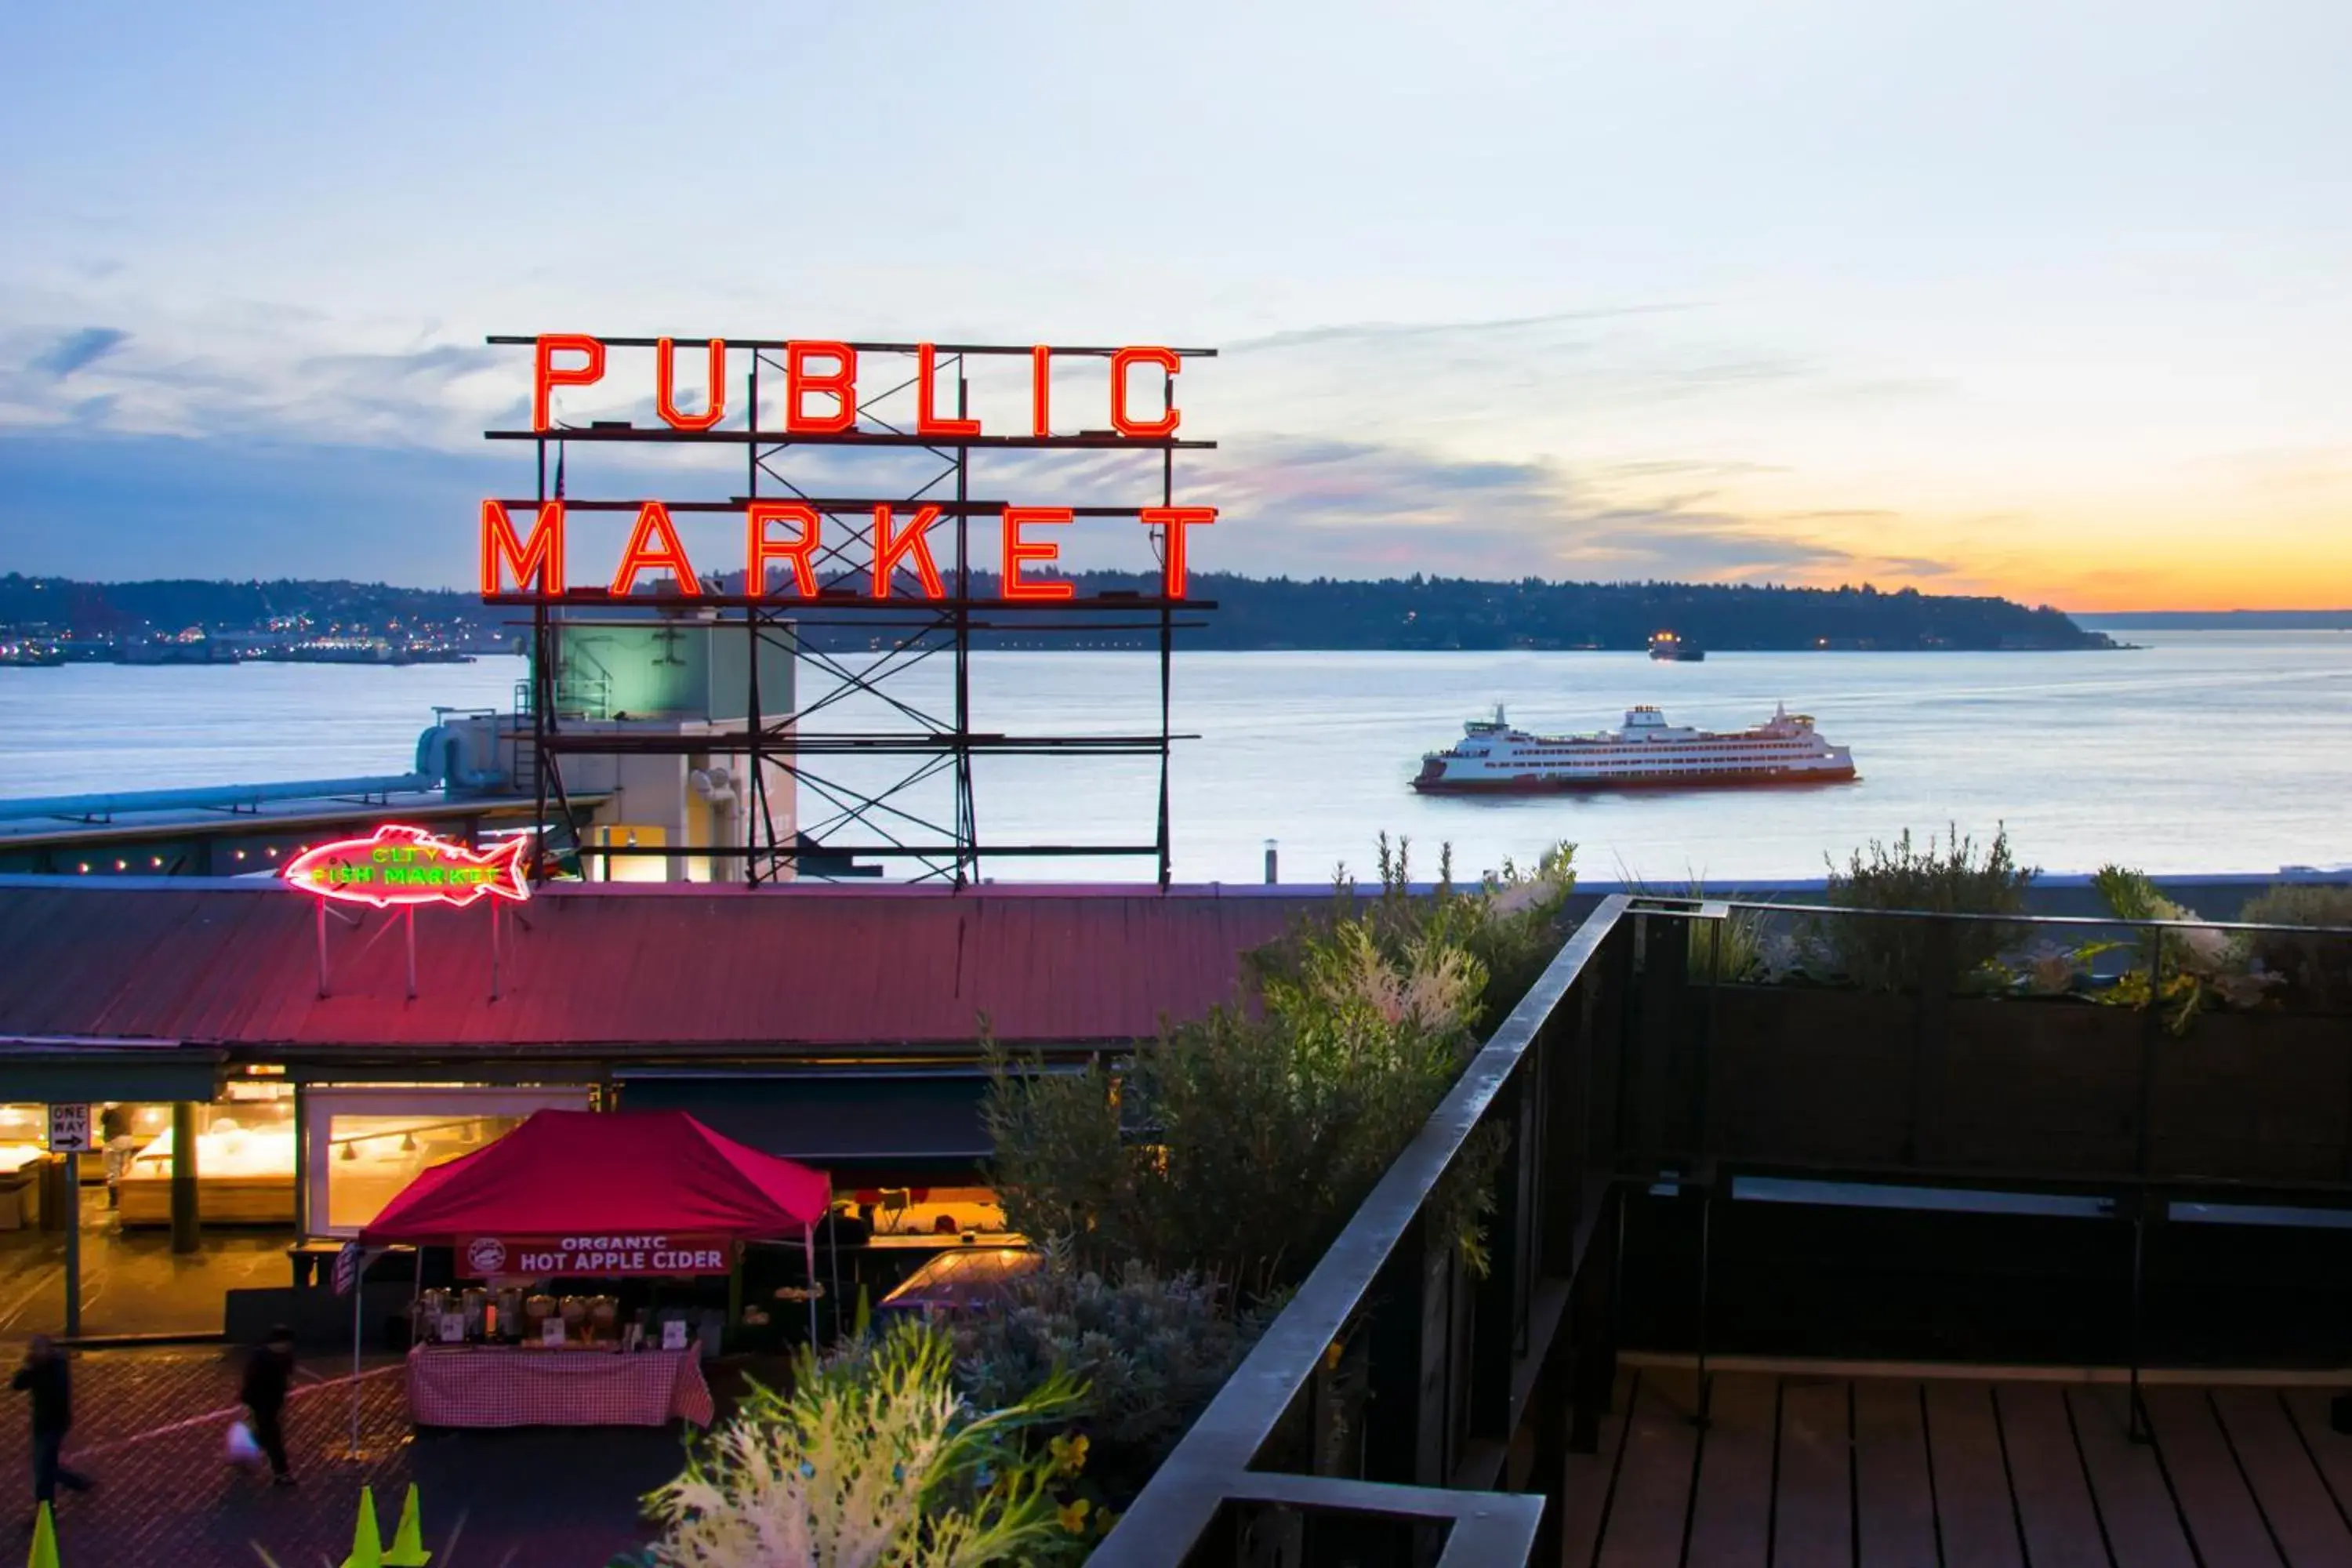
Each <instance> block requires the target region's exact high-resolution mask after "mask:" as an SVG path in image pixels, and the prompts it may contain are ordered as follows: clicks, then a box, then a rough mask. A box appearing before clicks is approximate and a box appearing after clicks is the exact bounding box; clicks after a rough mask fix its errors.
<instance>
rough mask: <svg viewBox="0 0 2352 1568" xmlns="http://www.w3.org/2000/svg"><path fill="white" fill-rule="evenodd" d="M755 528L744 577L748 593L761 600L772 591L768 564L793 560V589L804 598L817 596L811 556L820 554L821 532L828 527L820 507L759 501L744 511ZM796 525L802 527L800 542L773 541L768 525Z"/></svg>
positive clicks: (793, 502) (790, 502) (753, 528)
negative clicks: (749, 558)
mask: <svg viewBox="0 0 2352 1568" xmlns="http://www.w3.org/2000/svg"><path fill="white" fill-rule="evenodd" d="M743 516H744V519H745V521H747V522H749V523H750V525H751V569H750V570H749V571H748V572H746V573H745V574H744V576H743V582H744V584H745V586H744V592H746V593H748V594H750V595H751V597H753V598H755V599H756V598H759V597H760V596H761V595H764V594H765V593H767V591H768V563H769V562H771V561H789V562H791V563H793V590H794V591H795V592H797V593H798V594H799V595H800V596H801V597H802V598H803V599H814V598H815V597H816V568H815V566H814V565H813V564H811V563H810V561H809V557H810V556H812V555H814V553H816V544H817V537H818V531H819V530H820V529H822V528H823V527H824V523H823V521H822V520H821V519H819V518H818V516H817V514H816V508H814V507H813V506H809V505H806V504H805V503H803V502H801V501H796V500H755V501H753V502H752V503H751V505H750V506H749V507H746V508H745V509H744V510H743ZM772 522H796V523H799V524H800V525H801V535H800V537H799V538H798V539H771V538H769V537H768V524H770V523H772Z"/></svg>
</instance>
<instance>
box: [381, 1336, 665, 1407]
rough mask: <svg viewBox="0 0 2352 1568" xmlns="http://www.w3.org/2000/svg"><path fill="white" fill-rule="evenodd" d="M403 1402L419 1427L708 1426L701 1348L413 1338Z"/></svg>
mask: <svg viewBox="0 0 2352 1568" xmlns="http://www.w3.org/2000/svg"><path fill="white" fill-rule="evenodd" d="M408 1408H409V1414H410V1415H411V1416H412V1417H413V1418H414V1419H415V1422H416V1424H417V1425H418V1426H662V1425H663V1424H665V1423H666V1422H668V1421H670V1420H672V1419H683V1420H687V1421H691V1422H693V1423H694V1424H695V1425H696V1426H709V1425H710V1418H711V1405H710V1385H709V1384H708V1383H706V1382H705V1381H704V1380H703V1376H702V1357H701V1352H699V1351H698V1349H696V1348H695V1347H693V1346H688V1348H687V1349H685V1350H677V1351H665V1350H649V1351H617V1350H609V1351H607V1350H534V1349H530V1348H526V1347H522V1346H512V1345H418V1346H416V1347H415V1349H413V1350H411V1351H410V1352H408Z"/></svg>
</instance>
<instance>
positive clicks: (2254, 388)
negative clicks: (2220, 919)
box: [0, 0, 2352, 610]
mask: <svg viewBox="0 0 2352 1568" xmlns="http://www.w3.org/2000/svg"><path fill="white" fill-rule="evenodd" d="M486 13H487V14H488V15H487V16H486V15H485V14H486ZM2347 67H2352V5H2346V4H2344V0H2246V3H2243V4H2239V5H2213V4H2210V0H2194V3H2190V0H2138V3H2136V4H2107V3H2103V0H2068V3H2066V4H2063V5H2051V4H2049V3H2048V0H2038V3H2032V4H2006V3H2002V0H1975V3H1966V4H1963V3H1952V4H1937V5H1929V4H1906V3H1904V0H1783V3H1781V4H1778V5H1755V4H1749V3H1734V0H1682V3H1675V4H1665V5H1647V6H1633V5H1582V4H1574V5H1525V6H1519V7H1487V6H1480V5H1465V4H1459V3H1454V4H1448V5H1443V6H1437V5H1398V6H1366V5H1307V4H1294V5H1271V6H1268V5H1254V6H1253V5H1184V6H1151V7H1127V6H1101V5H1020V6H978V5H888V6H844V5H830V6H823V7H817V6H799V5H794V6H782V5H775V6H766V5H763V6H758V7H751V6H745V7H742V8H740V9H735V10H732V11H730V10H726V9H725V8H719V7H710V8H705V7H647V6H645V5H564V6H561V7H558V6H552V5H550V6H543V7H532V6H525V5H512V6H507V5H501V6H496V7H459V6H456V5H448V6H416V7H404V6H394V7H368V8H363V9H354V8H351V7H341V6H316V7H310V6H294V5H284V6H240V5H218V6H176V7H165V6H162V5H155V6H148V7H124V6H113V5H87V6H84V5H72V6H68V5H17V6H11V7H8V8H6V10H5V12H0V142H5V145H6V146H7V148H8V150H9V151H8V153H7V156H6V157H5V159H0V571H5V570H17V571H25V572H40V573H62V574H74V575H80V576H96V577H124V576H136V575H166V574H168V575H201V576H240V577H241V576H250V575H257V574H269V575H277V574H289V575H310V576H325V575H336V576H359V577H369V578H373V577H383V578H388V579H392V580H394V581H403V582H410V583H423V584H462V583H465V582H467V581H468V580H469V579H470V576H471V574H472V571H473V561H474V555H473V543H472V534H473V528H474V516H473V507H474V503H475V500H477V498H478V497H480V496H482V495H484V494H488V493H494V492H499V491H512V490H514V489H518V488H519V486H520V479H521V477H522V474H523V465H524V463H525V461H526V459H525V458H524V456H523V455H522V453H521V451H520V449H510V448H499V449H493V448H491V447H488V444H486V443H485V442H483V441H482V439H481V438H480V432H481V430H482V429H483V428H484V427H485V426H490V425H505V424H514V423H520V422H521V419H522V418H523V417H524V416H523V415H522V412H521V411H522V410H523V408H524V406H525V405H527V402H528V398H529V394H530V384H529V361H528V356H527V354H525V353H520V352H518V351H511V350H507V351H498V350H491V349H488V348H486V347H484V346H483V343H482V339H483V337H484V335H485V334H486V333H489V332H532V331H597V332H605V333H612V334H629V333H654V332H664V331H667V332H671V333H675V334H677V335H678V336H681V337H685V336H702V335H706V334H709V333H712V332H718V333H721V334H730V335H733V336H736V337H744V336H774V337H788V336H801V337H823V338H833V337H841V338H883V339H904V338H933V339H936V340H939V341H942V342H947V341H954V340H957V339H966V340H977V341H1002V342H1015V343H1024V342H1046V341H1062V342H1175V343H1183V344H1198V345H1204V346H1214V347H1217V348H1220V349H1221V350H1223V354H1222V357H1221V358H1219V359H1218V360H1217V361H1215V362H1213V363H1208V364H1205V365H1201V366H1197V367H1195V368H1193V369H1192V370H1188V371H1187V373H1186V374H1185V376H1184V378H1183V383H1184V384H1183V387H1182V391H1183V395H1184V405H1185V408H1186V411H1187V412H1186V431H1185V433H1186V434H1188V435H1191V434H1199V435H1202V436H1208V437H1215V438H1216V439H1218V440H1219V441H1220V442H1221V443H1222V449H1221V450H1220V451H1219V452H1218V453H1216V454H1215V455H1214V456H1213V458H1208V459H1205V460H1203V461H1202V463H1200V464H1198V465H1197V466H1195V467H1193V468H1191V469H1190V470H1189V472H1191V473H1192V474H1193V475H1194V476H1196V479H1195V482H1196V484H1197V488H1198V489H1199V491H1200V492H1201V493H1202V495H1204V496H1208V497H1212V498H1213V500H1215V501H1216V503H1217V504H1218V505H1220V506H1221V507H1222V508H1223V510H1224V517H1223V521H1222V522H1221V524H1220V526H1219V527H1218V528H1217V530H1216V531H1215V533H1214V536H1213V539H1203V540H1202V541H1200V542H1197V543H1196V545H1195V547H1194V552H1195V553H1194V562H1195V565H1196V567H1198V568H1200V569H1222V570H1240V571H1249V572H1258V573H1270V572H1277V571H1280V572H1289V573H1293V574H1330V575H1372V574H1398V573H1406V572H1412V571H1416V570H1419V571H1432V572H1444V573H1447V574H1473V575H1495V576H1519V575H1527V574H1540V575H1544V576H1549V577H1577V578H1588V577H1601V578H1610V577H1694V578H1704V579H1724V580H1746V581H1774V582H1791V583H1812V584H1836V583H1841V582H1861V581H1864V580H1868V581H1872V582H1875V583H1877V584H1879V585H1880V586H1882V587H1891V586H1895V585H1898V584H1911V585H1916V586H1917V587H1919V588H1921V589H1923V590H1927V591H1951V592H1995V593H2000V594H2004V595H2011V596H2013V597H2016V598H2020V599H2023V600H2026V601H2028V602H2032V603H2045V602H2046V603H2053V604H2056V605H2061V606H2063V607H2065V608H2068V609H2074V610H2103V609H2122V608H2160V607H2172V608H2208V607H2224V606H2248V607H2289V606H2295V607H2321V606H2329V607H2333V606H2342V605H2352V527H2347V524H2352V156H2347V150H2352V93H2347V91H2346V90H2345V83H2346V76H2347ZM1022 499H1030V498H1022ZM1034 499H1035V500H1040V501H1050V500H1054V499H1055V497H1053V496H1050V495H1040V496H1037V497H1035V498H1034ZM1074 553H1079V554H1083V552H1074Z"/></svg>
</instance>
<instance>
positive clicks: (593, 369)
mask: <svg viewBox="0 0 2352 1568" xmlns="http://www.w3.org/2000/svg"><path fill="white" fill-rule="evenodd" d="M567 350H568V351H571V352H572V353H583V354H586V355H587V356H588V363H585V364H583V365H580V366H578V367H577V368H575V369H572V370H558V369H556V368H555V356H556V355H557V354H558V353H563V352H565V351H567ZM603 375H604V344H603V343H602V342H598V341H597V340H596V339H594V338H590V337H583V336H582V335H581V334H579V333H578V332H549V333H547V334H545V335H544V336H542V337H541V339H540V340H539V348H538V356H537V363H536V364H535V366H534V368H533V372H532V375H531V395H530V427H531V428H532V429H534V430H548V429H552V428H553V426H551V425H550V424H549V423H548V404H549V401H550V399H549V394H551V393H552V392H553V391H554V390H555V389H556V388H557V387H559V386H593V385H594V384H596V382H597V381H598V380H599V379H600V378H602V377H603Z"/></svg>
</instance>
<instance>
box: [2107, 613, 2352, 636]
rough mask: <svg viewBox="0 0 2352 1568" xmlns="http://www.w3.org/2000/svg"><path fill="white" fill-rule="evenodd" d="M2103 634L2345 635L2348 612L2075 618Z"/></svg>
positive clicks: (2350, 621)
mask: <svg viewBox="0 0 2352 1568" xmlns="http://www.w3.org/2000/svg"><path fill="white" fill-rule="evenodd" d="M2073 618H2074V624H2075V625H2077V626H2083V627H2084V628H2086V629H2090V630H2095V631H2103V632H2126V631H2148V632H2347V631H2352V610H2125V611H2117V612H2115V613H2112V614H2097V613H2087V612H2086V613H2084V614H2078V615H2075V616H2074V617H2073Z"/></svg>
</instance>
